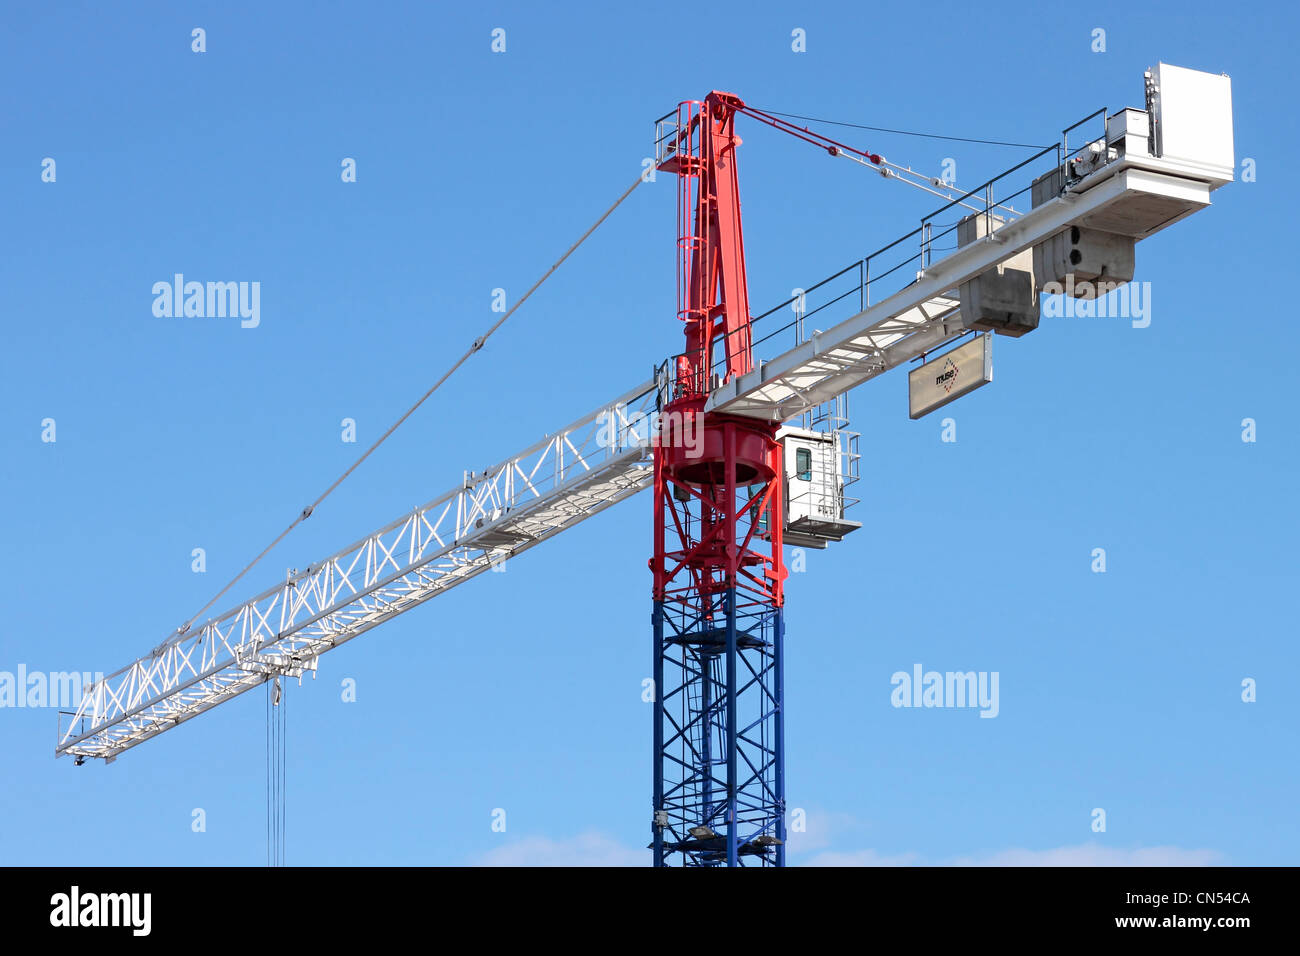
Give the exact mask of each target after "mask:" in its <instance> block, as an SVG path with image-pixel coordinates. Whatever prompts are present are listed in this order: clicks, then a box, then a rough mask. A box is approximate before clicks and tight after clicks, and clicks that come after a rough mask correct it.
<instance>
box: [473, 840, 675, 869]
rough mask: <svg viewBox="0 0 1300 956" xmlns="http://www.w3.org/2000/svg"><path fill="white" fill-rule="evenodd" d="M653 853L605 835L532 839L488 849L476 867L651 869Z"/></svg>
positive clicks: (475, 863) (514, 841)
mask: <svg viewBox="0 0 1300 956" xmlns="http://www.w3.org/2000/svg"><path fill="white" fill-rule="evenodd" d="M649 864H650V851H649V850H646V849H644V848H643V849H637V848H635V847H629V846H625V845H623V844H621V843H619V842H618V841H617V840H614V839H613V838H612V837H609V836H606V835H605V834H603V833H595V832H589V833H580V834H578V835H577V836H575V837H569V838H567V839H562V840H552V839H550V838H549V837H541V836H531V837H524V838H522V839H520V840H513V841H511V842H510V843H506V844H505V845H504V846H499V847H497V848H495V849H493V850H489V851H488V852H487V853H484V854H483V855H482V856H480V857H478V859H476V860H475V861H474V865H476V866H648V865H649Z"/></svg>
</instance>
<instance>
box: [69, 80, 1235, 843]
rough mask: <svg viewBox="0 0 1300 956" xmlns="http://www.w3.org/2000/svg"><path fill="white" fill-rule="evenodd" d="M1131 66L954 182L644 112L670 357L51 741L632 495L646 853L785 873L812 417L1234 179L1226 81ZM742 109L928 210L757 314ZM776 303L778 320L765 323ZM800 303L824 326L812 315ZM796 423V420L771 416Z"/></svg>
mask: <svg viewBox="0 0 1300 956" xmlns="http://www.w3.org/2000/svg"><path fill="white" fill-rule="evenodd" d="M1144 79H1145V103H1144V107H1143V108H1141V109H1122V110H1118V111H1114V112H1112V111H1109V110H1106V109H1102V110H1098V111H1096V112H1095V113H1093V114H1091V115H1089V116H1087V117H1085V118H1084V119H1083V120H1081V121H1080V122H1078V123H1076V124H1074V125H1073V126H1071V127H1067V128H1066V129H1065V130H1063V131H1062V133H1061V138H1060V140H1059V141H1058V142H1056V143H1054V144H1053V145H1051V146H1048V147H1045V148H1044V149H1042V150H1040V151H1039V152H1038V153H1036V154H1035V155H1034V156H1032V157H1030V159H1028V160H1026V161H1024V162H1022V163H1020V164H1018V165H1017V166H1015V167H1012V168H1011V169H1009V170H1007V171H1006V172H1004V173H1002V174H1000V175H999V176H997V177H994V178H993V179H991V180H989V181H988V182H986V183H983V184H981V185H980V186H979V187H977V188H975V189H972V190H968V191H960V190H957V189H956V188H955V187H953V186H952V185H951V184H949V183H945V182H944V181H942V180H937V179H930V178H929V177H926V176H924V175H921V174H918V173H916V172H915V171H913V170H911V169H909V168H907V167H903V166H897V165H895V164H892V163H890V162H888V161H887V160H886V159H885V158H884V157H882V156H880V155H879V154H876V153H870V152H866V151H862V150H857V149H854V148H851V147H848V146H845V145H844V144H842V143H837V142H835V141H834V140H831V139H829V138H828V137H826V136H824V135H822V134H819V133H816V132H813V131H811V130H809V129H807V128H806V127H799V126H796V125H795V124H793V123H791V122H789V121H788V120H786V119H783V118H782V117H781V116H780V115H778V114H774V113H770V112H766V111H763V110H759V109H756V108H753V107H751V106H747V105H746V104H745V103H744V101H742V100H741V99H740V98H739V97H738V96H735V95H734V94H731V93H724V92H718V91H714V92H711V93H709V94H708V96H706V97H705V98H704V99H703V100H698V101H694V100H692V101H687V102H683V103H681V104H680V105H679V106H678V108H677V109H676V110H675V111H674V112H672V113H669V114H668V115H667V116H665V117H663V118H661V119H660V120H659V122H658V125H657V129H656V143H655V145H656V154H655V166H656V168H657V169H658V170H660V171H663V172H665V173H670V174H673V175H675V176H676V182H677V257H678V264H677V317H678V319H679V320H680V322H681V323H682V326H683V329H684V332H685V343H684V348H683V350H682V351H681V352H680V353H677V354H675V355H672V356H670V357H669V358H668V359H667V360H666V361H663V362H662V363H660V364H658V365H657V366H656V367H655V374H654V376H653V378H652V379H650V380H648V381H645V382H642V383H641V384H639V385H637V386H635V387H634V388H631V389H628V390H627V391H626V392H624V393H622V394H621V395H618V396H615V397H613V398H612V399H610V400H608V401H606V402H604V403H603V404H601V405H600V406H598V407H597V408H596V409H595V410H593V411H591V412H589V413H588V414H586V415H584V416H582V417H580V418H578V419H577V420H575V421H573V422H571V423H570V424H568V425H566V426H564V427H561V428H559V429H557V430H556V431H555V432H552V433H551V434H549V435H547V436H546V437H544V438H543V439H541V440H540V441H538V442H536V443H535V444H533V445H532V446H530V447H528V448H526V449H524V450H523V451H521V452H519V453H517V454H515V455H513V456H511V457H508V458H506V459H504V460H502V461H501V462H500V463H498V464H497V465H495V466H493V467H491V468H488V469H485V470H483V471H480V472H466V473H465V475H464V478H463V480H462V481H461V482H460V483H459V484H458V485H457V486H456V487H455V488H453V489H451V490H450V491H448V492H446V493H444V494H442V495H440V496H439V497H437V498H434V499H433V500H432V501H430V502H429V503H428V504H425V505H423V506H421V507H418V508H416V509H414V510H413V511H411V512H410V513H409V514H406V515H403V516H401V517H399V518H397V519H396V520H394V521H392V522H390V523H389V524H387V525H385V526H384V527H383V528H381V529H379V530H378V531H375V532H373V533H372V534H369V535H367V536H365V537H363V538H361V539H360V540H359V541H356V542H354V543H353V544H351V545H349V546H348V547H346V548H344V549H342V550H341V551H338V552H336V553H335V554H333V555H330V556H329V557H327V558H325V559H323V560H320V561H316V562H314V563H312V564H310V565H308V566H307V567H306V568H305V569H302V570H298V571H294V572H291V573H290V574H288V575H287V576H286V579H285V580H284V581H282V582H281V583H279V584H276V585H275V586H273V587H271V588H268V589H267V590H265V591H263V592H261V593H260V594H258V595H256V596H255V597H253V598H252V599H250V600H247V601H245V602H243V603H240V604H238V605H236V606H234V607H232V608H230V609H228V610H226V611H224V612H222V613H219V614H216V615H214V616H213V617H211V618H209V619H208V620H206V621H205V622H204V623H203V624H202V625H201V626H200V627H197V628H189V627H188V626H187V627H185V628H181V629H178V631H177V632H175V633H173V634H171V635H170V636H169V637H168V638H167V639H166V640H164V641H163V642H162V643H161V644H160V645H159V646H157V647H156V648H154V650H153V651H151V652H150V653H148V654H146V655H145V656H143V657H141V658H139V659H138V660H136V661H134V662H132V663H130V664H128V665H126V666H125V667H123V668H121V669H120V670H118V671H115V672H114V673H112V674H110V675H109V676H108V677H106V678H104V679H102V680H100V681H98V682H97V683H95V684H93V685H91V686H90V687H88V688H87V689H86V692H85V695H84V697H83V699H82V701H81V702H80V705H79V707H78V709H77V710H76V711H75V712H73V713H70V714H62V715H60V727H59V738H58V744H57V746H56V750H55V754H56V756H61V755H65V754H66V755H71V756H73V757H74V758H75V759H76V762H77V763H82V762H84V761H85V760H86V759H87V758H100V759H103V760H104V761H105V762H112V761H113V760H115V759H116V758H117V757H119V756H121V755H122V754H123V753H124V752H126V751H127V750H129V749H131V748H132V747H135V746H137V745H139V744H141V743H143V742H144V741H146V740H149V739H150V738H152V737H155V736H157V735H158V734H161V733H164V732H166V731H168V730H170V729H172V728H174V727H176V726H178V725H179V724H181V723H184V722H185V721H187V720H189V719H190V718H192V717H194V716H196V715H198V714H201V713H203V712H204V711H206V710H210V709H212V708H213V707H216V706H217V705H218V704H221V703H223V702H224V701H227V700H230V699H231V698H234V697H236V696H238V695H240V694H242V693H244V692H246V691H248V690H250V689H252V688H255V687H258V686H261V685H263V684H265V683H266V682H267V681H270V680H273V679H277V678H279V677H282V676H287V677H301V676H302V675H303V674H304V673H306V672H308V671H314V670H315V669H316V667H317V663H318V660H319V658H320V655H321V654H323V653H325V652H326V651H329V650H331V649H332V648H335V647H337V646H339V645H340V644H344V643H346V642H348V641H350V640H352V639H353V638H355V637H358V636H360V635H362V634H364V633H366V632H367V631H369V630H370V629H371V628H373V627H376V626H377V625H379V624H382V623H383V622H384V621H386V620H389V619H390V618H392V617H395V616H397V615H398V614H401V613H403V612H404V611H407V610H410V609H411V608H413V607H415V606H417V605H419V604H422V603H424V602H425V601H427V600H429V599H430V598H432V597H435V596H437V595H438V594H440V593H442V592H443V591H445V590H447V589H449V588H452V587H454V586H456V585H458V584H460V583H462V582H464V581H467V580H469V579H470V578H473V577H475V576H477V575H478V574H480V573H482V572H483V571H485V570H487V569H488V568H489V567H490V566H491V565H492V564H493V563H494V562H496V561H498V560H501V559H504V558H508V557H513V556H514V555H517V554H520V553H522V552H524V551H527V550H529V549H530V548H533V547H535V546H537V545H539V544H541V543H543V542H544V541H546V540H548V539H550V538H551V537H554V536H555V535H557V534H560V533H561V532H563V531H564V530H565V529H567V528H570V527H572V526H574V525H576V524H578V523H579V522H581V521H583V520H585V519H586V518H588V517H590V516H591V515H594V514H597V513H599V512H601V511H603V510H605V509H606V508H609V507H610V506H612V505H615V504H617V503H618V502H621V501H623V500H624V499H626V498H630V497H632V496H633V495H635V494H637V493H638V492H640V491H642V490H646V489H650V490H652V491H653V553H652V555H651V557H650V561H649V567H650V571H651V576H652V613H651V621H652V627H653V664H654V706H653V727H652V731H653V748H652V754H653V757H652V760H653V791H652V805H651V820H650V824H651V826H650V830H651V835H652V839H651V842H650V845H649V849H650V850H651V854H652V862H653V863H654V865H656V866H665V865H675V864H683V865H697V866H719V865H726V866H737V865H774V866H782V865H784V864H785V838H786V831H785V826H786V824H785V817H786V780H785V742H784V717H785V699H784V690H783V683H784V645H785V626H784V620H783V606H784V584H785V580H786V576H787V570H786V565H785V549H786V547H787V546H790V545H791V544H799V545H804V546H812V547H826V546H828V544H829V543H832V542H835V541H839V540H841V539H842V538H843V537H844V536H845V535H846V534H848V533H851V532H852V531H853V530H854V529H855V528H857V527H859V525H858V524H857V523H856V522H854V521H852V520H851V519H849V518H848V517H847V515H846V511H847V509H848V508H849V506H850V505H851V504H852V499H851V498H849V497H848V495H847V494H846V488H847V487H848V485H849V484H850V483H851V481H852V479H853V478H854V477H856V473H855V467H856V460H857V455H856V452H855V450H854V449H855V447H856V438H857V436H856V435H855V434H853V433H852V432H849V431H848V429H847V427H846V426H847V422H846V421H845V416H843V415H837V414H835V413H833V412H829V411H827V408H828V407H830V406H833V405H834V403H837V402H840V401H841V400H842V398H843V396H845V395H846V394H847V393H848V392H849V390H851V389H853V388H854V387H856V386H858V385H861V384H862V383H864V382H866V381H868V380H870V379H873V378H876V377H877V376H879V375H881V374H883V373H884V372H886V371H888V370H890V369H893V368H896V367H898V366H902V365H906V364H909V363H914V362H923V363H924V364H922V365H920V366H919V367H918V369H917V370H915V371H913V372H912V374H911V375H909V398H910V402H911V409H912V417H919V416H920V415H923V414H925V413H927V412H928V411H931V410H933V409H934V408H937V407H939V406H940V405H942V404H944V403H946V402H948V401H951V400H953V399H954V398H957V397H958V396H960V395H961V394H964V393H965V391H968V390H969V389H971V388H973V387H978V386H979V385H982V384H985V383H986V382H988V381H990V380H991V377H992V376H991V352H990V348H991V341H992V336H993V335H994V334H998V335H1003V336H1009V337H1013V338H1018V337H1021V336H1023V335H1025V334H1026V333H1028V332H1030V331H1033V330H1034V329H1036V328H1037V326H1038V323H1039V316H1040V307H1041V305H1040V304H1041V295H1042V294H1043V293H1048V294H1070V295H1074V296H1076V297H1082V298H1093V297H1097V296H1099V295H1100V294H1102V293H1104V292H1106V291H1107V290H1109V289H1113V288H1116V287H1118V288H1120V289H1121V291H1122V287H1123V284H1124V283H1127V282H1128V281H1130V280H1131V279H1132V278H1133V272H1134V253H1133V249H1134V246H1135V245H1136V243H1137V242H1138V241H1139V240H1142V239H1145V238H1147V237H1149V236H1151V235H1154V234H1155V233H1157V232H1159V231H1160V230H1162V229H1164V228H1166V227H1168V226H1170V225H1172V224H1173V223H1175V222H1177V221H1179V220H1181V219H1183V218H1185V217H1187V216H1189V215H1191V214H1192V213H1194V212H1196V211H1198V210H1200V209H1203V208H1205V207H1207V206H1208V205H1209V204H1210V194H1211V192H1212V191H1214V190H1215V189H1217V188H1219V187H1220V186H1222V185H1224V184H1226V183H1228V182H1231V181H1232V180H1233V174H1234V171H1235V156H1234V153H1233V142H1232V104H1231V87H1230V81H1229V79H1228V78H1227V77H1226V76H1222V75H1215V74H1209V73H1203V72H1198V71H1194V70H1188V69H1184V68H1181V67H1173V66H1170V65H1168V64H1163V63H1161V64H1158V65H1157V66H1155V67H1153V68H1151V69H1150V70H1149V71H1147V73H1146V75H1145V78H1144ZM740 117H749V118H752V119H753V120H755V121H756V122H759V123H761V124H765V125H767V126H769V127H773V128H775V129H778V130H781V131H783V132H786V133H789V134H791V135H794V136H797V137H798V138H800V139H803V140H805V141H807V142H809V143H811V144H814V145H816V146H819V147H821V148H823V149H825V151H826V152H827V153H828V154H829V155H831V156H834V157H843V158H848V159H851V160H853V161H855V162H858V163H861V164H863V165H865V166H867V167H869V168H871V169H874V170H875V171H877V172H879V173H880V174H882V175H883V176H885V177H886V178H890V179H896V180H899V181H902V182H906V183H909V184H910V185H913V186H916V187H919V188H920V189H924V190H926V191H928V192H932V193H936V194H937V195H940V196H942V197H943V198H944V199H945V200H946V202H945V204H944V205H942V206H941V207H939V208H938V209H936V210H935V211H934V212H933V213H931V214H929V215H928V216H925V217H924V218H923V219H922V220H921V223H920V225H919V227H918V228H916V229H914V230H912V231H911V232H909V233H908V234H906V235H905V236H903V237H901V238H899V239H897V240H895V241H894V242H892V243H890V244H889V245H887V246H885V247H883V248H882V249H880V250H878V251H877V252H875V253H873V254H871V255H869V256H867V257H865V258H863V259H859V260H855V261H854V262H852V263H850V264H849V265H848V266H847V267H846V268H844V269H841V270H840V271H839V272H837V273H835V274H833V275H831V276H830V277H828V278H827V279H824V280H822V281H821V282H819V283H816V284H814V285H812V286H810V287H809V288H808V289H807V290H806V291H805V292H803V293H801V294H799V295H798V296H796V298H795V299H793V300H788V301H787V302H784V303H781V304H780V305H778V306H777V307H776V308H775V309H772V310H770V311H768V312H765V313H763V314H761V315H759V316H753V315H751V312H750V308H749V300H748V294H749V293H748V285H747V281H746V274H745V253H744V240H743V232H742V228H741V215H740V194H739V180H738V176H737V156H738V147H739V146H740V144H741V141H740V139H739V137H738V136H737V134H736V122H737V119H738V118H740ZM954 216H956V217H957V221H956V222H955V223H950V222H947V221H946V220H949V219H952V218H953V217H954ZM593 228H594V227H593ZM953 240H955V243H956V246H955V249H953V250H952V251H950V252H948V254H946V255H938V254H937V253H940V252H943V251H947V250H949V249H950V248H951V247H950V246H948V245H947V244H946V243H949V242H951V241H953ZM808 297H812V300H813V301H812V302H809V301H808ZM789 306H792V307H793V308H794V311H795V320H794V321H793V322H790V323H787V324H785V325H778V324H777V322H778V320H776V319H774V316H776V315H777V314H779V313H783V312H784V310H785V308H786V307H789ZM813 315H819V319H818V324H819V325H821V326H824V330H822V331H815V332H813V333H811V334H806V332H805V320H806V319H807V318H810V317H811V316H813ZM837 316H838V321H834V319H836V318H837ZM478 344H479V343H476V346H477V345H478ZM948 346H953V348H951V349H950V350H949V351H947V352H945V353H944V354H943V355H941V356H940V357H939V359H936V360H932V361H928V362H927V361H926V359H927V358H928V356H929V354H930V353H932V352H936V351H937V350H940V349H943V348H945V347H948ZM940 363H941V364H940ZM931 369H937V374H927V370H931ZM918 373H920V374H918ZM796 419H800V420H801V422H802V425H803V426H805V427H792V426H790V425H789V424H787V423H790V422H793V421H795V420H796ZM882 497H883V495H882Z"/></svg>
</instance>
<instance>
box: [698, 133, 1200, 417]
mask: <svg viewBox="0 0 1300 956" xmlns="http://www.w3.org/2000/svg"><path fill="white" fill-rule="evenodd" d="M1142 167H1145V168H1142ZM1153 167H1154V168H1153ZM1159 169H1160V161H1159V160H1155V159H1147V160H1145V161H1142V162H1141V164H1140V165H1139V163H1138V162H1133V161H1128V160H1120V161H1117V162H1115V163H1113V164H1111V165H1110V166H1105V167H1102V168H1101V169H1100V170H1098V171H1097V172H1096V173H1093V174H1092V175H1091V176H1089V177H1088V178H1087V179H1085V180H1082V181H1080V182H1079V183H1077V184H1076V185H1075V186H1074V187H1073V188H1072V190H1071V191H1068V192H1066V193H1065V194H1064V195H1062V196H1060V197H1058V198H1056V199H1053V200H1051V201H1050V202H1047V203H1045V204H1043V205H1041V206H1038V207H1037V208H1035V209H1033V210H1031V211H1029V212H1026V213H1025V214H1023V215H1022V216H1021V217H1020V218H1018V219H1014V220H1011V221H1010V222H1007V223H1006V224H1005V225H1003V226H1002V227H1001V228H999V229H997V230H996V231H994V232H992V233H991V234H990V235H988V236H986V237H984V238H983V239H980V240H978V241H976V242H973V243H971V244H969V245H967V246H963V247H962V248H960V249H958V250H957V251H956V252H953V253H951V254H950V255H948V256H946V257H944V258H942V259H938V260H936V261H934V262H933V263H932V264H930V265H929V266H928V267H927V268H926V269H924V270H923V271H921V272H919V273H918V275H917V279H916V281H915V282H913V283H911V284H910V285H908V286H906V287H905V288H903V289H901V290H899V291H898V292H896V293H894V294H893V295H891V296H889V297H888V298H886V299H885V300H883V301H881V302H879V303H877V304H875V305H872V306H869V307H868V308H866V309H864V310H863V311H861V312H859V313H858V314H856V315H854V316H852V317H850V318H848V319H846V320H844V321H843V322H840V323H839V324H838V325H835V326H833V327H831V328H830V329H828V330H826V331H825V332H817V333H814V334H813V335H812V337H811V338H810V339H808V340H807V341H806V342H803V343H802V344H800V345H797V346H795V347H794V348H792V349H790V350H788V351H786V352H784V353H782V354H781V355H778V356H776V357H775V358H772V359H769V360H767V361H763V362H760V363H759V365H758V367H757V368H755V369H754V370H753V371H752V372H749V373H748V374H746V375H742V376H739V377H738V378H736V379H733V380H732V381H731V382H728V383H726V384H724V385H721V386H720V387H718V388H716V389H715V390H714V391H713V392H712V394H711V395H710V396H709V401H708V404H707V406H706V409H707V410H709V411H719V412H728V413H731V414H735V415H747V416H751V417H754V418H763V419H767V420H769V421H777V422H783V421H788V420H789V419H791V418H794V417H795V416H798V415H801V414H803V413H804V412H807V411H810V410H811V409H813V408H815V407H816V406H818V405H820V404H821V403H823V402H826V401H829V400H830V399H832V398H834V397H835V396H836V395H840V394H842V393H843V392H846V391H848V390H849V389H851V388H853V387H854V386H856V385H860V384H862V383H863V382H865V381H867V380H869V379H872V378H875V377H876V376H877V375H880V374H881V373H882V372H885V371H888V370H889V369H891V368H894V367H895V366H898V365H902V364H904V363H906V362H908V361H910V360H912V359H914V358H917V357H918V356H920V355H921V354H922V353H924V352H928V351H931V350H933V349H936V348H939V347H940V346H942V345H944V344H945V343H947V342H950V341H952V340H953V339H955V338H957V337H958V336H960V335H962V334H963V333H965V332H967V331H968V330H967V329H966V328H964V327H963V326H962V324H961V317H960V310H959V307H958V306H959V302H958V297H957V291H956V290H957V289H959V288H960V287H961V284H962V283H963V282H965V281H966V280H968V279H972V278H974V277H976V276H978V275H980V274H981V273H983V272H986V271H988V270H989V269H992V268H994V267H995V266H996V265H997V264H998V263H1000V262H1002V261H1004V260H1005V259H1008V258H1009V257H1011V256H1013V255H1015V254H1016V253H1018V252H1021V251H1023V250H1025V249H1028V248H1030V247H1032V246H1034V245H1036V244H1038V243H1040V242H1042V241H1044V240H1046V239H1049V238H1051V237H1052V236H1054V235H1056V233H1058V232H1060V231H1061V230H1063V229H1066V228H1069V227H1070V226H1072V225H1079V224H1085V225H1090V224H1093V223H1096V222H1098V221H1102V222H1105V224H1106V225H1107V226H1109V227H1110V230H1111V231H1119V229H1121V228H1123V223H1124V222H1125V221H1126V220H1128V219H1131V220H1132V222H1133V234H1134V235H1135V236H1136V235H1141V236H1146V235H1151V234H1153V233H1154V232H1156V231H1158V230H1159V229H1161V228H1164V227H1165V226H1167V225H1169V224H1170V223H1172V222H1175V221H1177V220H1178V219H1181V218H1183V217H1184V216H1186V215H1189V214H1190V213H1191V212H1194V211H1195V210H1197V209H1200V208H1203V207H1205V206H1208V205H1209V203H1210V189H1211V186H1210V184H1209V183H1206V182H1202V181H1197V180H1193V179H1188V178H1184V177H1182V176H1177V175H1172V174H1170V173H1168V172H1164V171H1159ZM1153 210H1154V211H1155V213H1154V215H1155V218H1154V219H1153V218H1152V215H1153ZM869 289H870V286H868V290H869Z"/></svg>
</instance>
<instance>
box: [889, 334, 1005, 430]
mask: <svg viewBox="0 0 1300 956" xmlns="http://www.w3.org/2000/svg"><path fill="white" fill-rule="evenodd" d="M992 342H993V338H992V336H991V335H989V333H987V332H985V333H984V334H983V335H977V336H975V338H973V339H971V340H970V341H969V342H967V343H965V344H964V345H959V346H957V347H956V348H955V349H952V350H951V351H949V352H947V353H945V354H944V355H940V356H939V357H938V358H936V359H932V360H931V361H929V362H926V363H925V364H924V365H922V366H920V367H919V368H914V369H912V371H911V372H909V373H908V375H907V399H908V415H909V417H911V418H920V417H921V416H922V415H928V414H930V412H932V411H934V410H935V409H936V408H942V407H943V406H944V405H947V404H948V403H949V402H952V401H956V400H957V399H959V398H961V397H962V396H963V395H965V394H966V393H967V392H973V391H975V389H977V388H979V387H980V386H981V385H987V384H988V383H989V382H991V381H993V345H992Z"/></svg>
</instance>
